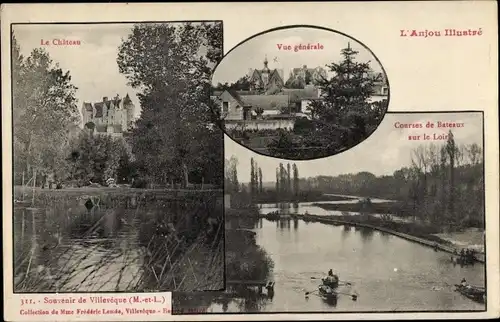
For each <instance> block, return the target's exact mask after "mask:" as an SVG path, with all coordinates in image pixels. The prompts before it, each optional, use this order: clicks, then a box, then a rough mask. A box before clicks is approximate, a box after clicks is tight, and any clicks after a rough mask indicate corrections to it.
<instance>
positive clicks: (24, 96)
mask: <svg viewBox="0 0 500 322" xmlns="http://www.w3.org/2000/svg"><path fill="white" fill-rule="evenodd" d="M12 48H13V50H12V60H13V65H12V67H13V69H12V76H13V89H12V90H13V97H12V113H13V120H14V124H13V136H14V160H15V164H14V173H15V176H16V181H19V177H20V176H21V175H22V173H24V174H25V177H26V178H29V177H31V175H32V174H33V173H34V172H35V171H36V172H37V173H38V174H41V175H43V176H44V175H47V174H51V173H56V176H57V175H59V176H62V175H63V173H61V171H62V169H64V168H65V157H66V153H67V149H68V145H69V140H70V138H71V135H72V133H75V131H76V125H77V123H78V122H79V113H78V109H77V105H76V102H77V100H76V98H75V91H76V89H77V88H76V87H75V86H74V85H73V84H72V83H71V75H70V73H69V71H66V72H65V71H63V70H62V69H61V68H59V66H58V64H56V63H54V62H53V61H52V59H51V58H50V56H49V54H48V53H47V52H46V51H45V50H44V49H40V48H36V49H34V50H33V51H32V52H31V54H30V56H28V57H23V56H22V55H21V54H20V47H19V45H18V44H17V41H16V38H15V36H14V35H12ZM39 182H40V181H39Z"/></svg>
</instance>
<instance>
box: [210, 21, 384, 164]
mask: <svg viewBox="0 0 500 322" xmlns="http://www.w3.org/2000/svg"><path fill="white" fill-rule="evenodd" d="M211 97H212V110H213V111H214V113H215V117H216V118H217V120H218V123H219V124H220V126H221V127H222V129H223V130H224V131H225V133H226V134H227V135H228V136H229V137H230V138H232V139H233V140H234V141H236V142H238V143H240V144H241V145H243V146H245V147H246V148H248V149H251V150H253V151H254V152H257V153H260V154H262V155H267V156H271V157H277V158H282V159H290V160H310V159H317V158H323V157H327V156H331V155H334V154H337V153H339V152H342V151H345V150H347V149H349V148H351V147H353V146H355V145H357V144H358V143H360V142H362V141H363V140H365V139H366V138H367V137H368V136H369V135H370V134H371V133H372V132H373V131H375V129H376V128H377V127H378V125H379V124H380V122H381V121H382V119H383V117H384V115H385V113H386V111H387V106H388V103H389V84H388V81H387V77H386V74H385V72H384V69H383V67H382V66H381V64H380V62H379V61H378V59H377V58H376V57H375V56H374V54H373V53H372V52H371V51H370V50H369V49H368V48H367V47H365V46H364V45H363V44H361V43H360V42H358V41H357V40H355V39H353V38H351V37H349V36H347V35H344V34H342V33H339V32H335V31H331V30H328V29H324V28H319V27H302V26H300V27H284V28H279V29H274V30H271V31H267V32H265V33H262V34H259V35H256V36H253V37H252V38H250V39H248V40H246V41H244V42H242V43H241V44H239V45H237V46H236V47H235V48H233V49H232V50H231V51H229V52H228V53H227V54H226V56H224V58H223V59H222V61H221V62H220V63H219V65H218V66H217V67H216V69H215V71H214V73H213V75H212V91H211Z"/></svg>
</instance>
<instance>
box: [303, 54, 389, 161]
mask: <svg viewBox="0 0 500 322" xmlns="http://www.w3.org/2000/svg"><path fill="white" fill-rule="evenodd" d="M357 54H358V52H357V51H355V50H353V49H352V48H351V47H350V45H348V47H347V48H344V49H342V50H341V55H342V57H343V59H342V60H341V61H340V62H339V63H332V64H330V65H327V67H328V68H329V70H330V72H331V73H332V74H333V76H332V77H331V78H330V79H327V78H325V77H323V79H320V80H318V81H317V83H318V87H319V88H320V89H321V97H322V99H321V100H315V101H313V102H311V104H310V106H309V109H310V111H311V113H312V114H313V115H314V116H315V118H314V122H315V123H316V127H315V128H316V131H313V132H312V135H314V138H315V140H316V141H317V142H321V145H322V146H324V147H326V148H327V151H328V150H330V151H335V150H338V149H339V148H340V147H342V146H352V145H354V144H356V143H358V142H359V141H360V140H362V139H363V138H364V137H366V135H367V134H368V133H371V132H372V131H373V130H374V129H375V128H376V126H377V125H378V123H379V121H380V120H381V117H382V116H383V114H384V113H385V110H386V109H387V104H384V105H381V103H375V108H373V107H374V104H372V103H370V101H369V100H370V98H371V96H372V94H373V86H374V78H373V77H372V76H370V75H371V68H370V62H357V61H356V59H355V57H356V55H357ZM374 119H376V120H377V122H374V121H373V120H374ZM332 138H335V139H333V140H332ZM330 153H331V152H330Z"/></svg>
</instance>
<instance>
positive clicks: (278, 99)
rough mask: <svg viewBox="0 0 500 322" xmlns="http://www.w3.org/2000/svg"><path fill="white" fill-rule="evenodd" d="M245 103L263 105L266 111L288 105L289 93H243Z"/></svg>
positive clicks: (242, 97) (256, 105) (254, 105)
mask: <svg viewBox="0 0 500 322" xmlns="http://www.w3.org/2000/svg"><path fill="white" fill-rule="evenodd" d="M240 98H241V100H242V101H243V102H244V103H245V105H250V106H252V107H261V108H262V109H263V110H264V111H268V110H278V109H279V108H281V107H286V106H288V95H283V94H280V95H241V96H240Z"/></svg>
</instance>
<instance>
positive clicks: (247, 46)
mask: <svg viewBox="0 0 500 322" xmlns="http://www.w3.org/2000/svg"><path fill="white" fill-rule="evenodd" d="M317 43H319V44H322V45H323V50H309V51H297V52H295V51H294V50H293V48H294V46H295V45H298V44H305V45H307V44H317ZM348 43H350V45H351V48H353V49H354V50H356V51H358V52H359V54H358V55H357V57H356V58H357V60H358V61H362V62H366V61H371V67H372V69H373V70H374V71H377V72H380V71H381V70H382V69H381V67H380V64H379V63H378V62H377V61H376V59H375V57H374V56H373V55H372V54H371V53H370V52H369V51H368V50H367V49H366V48H365V47H363V46H362V45H361V44H360V43H358V42H356V41H354V40H352V39H350V38H348V37H346V36H344V35H341V34H339V33H335V32H331V31H327V30H323V29H317V28H311V27H294V28H287V29H281V30H276V31H271V32H269V33H265V34H262V35H259V36H257V37H255V38H252V39H250V40H248V41H246V42H244V43H242V44H241V45H239V46H236V47H235V48H234V49H233V50H231V51H230V52H229V53H227V55H226V56H225V57H224V58H223V59H222V61H221V62H220V64H219V65H218V66H217V68H216V69H215V71H214V74H213V76H212V84H214V85H217V84H218V83H222V84H224V83H225V82H228V83H234V82H236V81H237V80H238V79H239V78H241V77H242V76H245V75H248V72H249V69H250V68H257V69H262V68H263V67H264V58H265V57H266V56H267V60H268V62H269V63H268V67H269V68H270V69H271V70H272V69H274V68H277V69H283V72H284V77H285V80H284V81H286V80H287V79H288V76H289V74H290V70H291V69H292V68H297V67H302V66H303V65H307V66H308V67H310V68H314V67H318V66H321V67H324V68H325V70H327V71H328V69H327V68H326V67H325V65H326V64H331V63H332V62H338V61H339V60H340V59H341V55H340V51H341V49H343V48H346V47H347V44H348ZM278 44H283V45H291V46H292V50H290V51H288V50H279V49H278V46H277V45H278ZM375 54H376V53H375ZM275 59H276V60H277V62H276V61H275Z"/></svg>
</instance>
